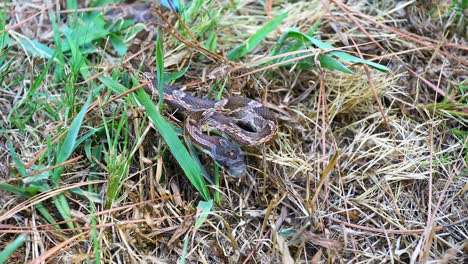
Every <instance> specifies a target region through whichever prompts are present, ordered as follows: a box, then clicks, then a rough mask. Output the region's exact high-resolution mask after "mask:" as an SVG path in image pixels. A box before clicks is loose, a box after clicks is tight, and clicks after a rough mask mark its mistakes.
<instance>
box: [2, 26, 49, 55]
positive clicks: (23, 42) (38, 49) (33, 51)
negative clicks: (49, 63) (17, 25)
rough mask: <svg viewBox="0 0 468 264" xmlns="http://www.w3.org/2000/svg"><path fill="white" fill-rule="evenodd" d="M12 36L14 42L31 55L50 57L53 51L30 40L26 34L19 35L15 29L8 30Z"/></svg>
mask: <svg viewBox="0 0 468 264" xmlns="http://www.w3.org/2000/svg"><path fill="white" fill-rule="evenodd" d="M9 33H10V34H11V35H12V37H13V38H14V39H15V40H16V43H17V44H18V45H19V46H21V48H22V49H23V50H24V51H25V52H26V53H28V54H30V55H31V56H35V57H40V58H46V59H50V58H52V56H53V54H54V51H53V50H52V49H51V48H49V47H47V46H46V45H44V44H42V43H40V42H38V41H36V40H30V39H28V38H27V37H26V36H23V35H21V34H20V33H17V32H15V31H9Z"/></svg>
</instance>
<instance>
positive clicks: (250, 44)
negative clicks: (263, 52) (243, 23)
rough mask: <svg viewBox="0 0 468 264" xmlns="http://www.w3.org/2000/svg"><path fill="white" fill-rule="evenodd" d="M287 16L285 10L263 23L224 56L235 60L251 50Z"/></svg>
mask: <svg viewBox="0 0 468 264" xmlns="http://www.w3.org/2000/svg"><path fill="white" fill-rule="evenodd" d="M287 16H288V13H287V12H285V13H283V14H281V15H279V16H277V17H275V18H274V19H273V20H271V21H270V22H268V23H267V24H265V25H264V26H263V27H262V28H260V29H259V30H258V31H257V32H256V33H255V34H253V35H252V36H251V37H250V38H249V39H248V40H247V41H246V42H245V43H244V44H241V45H239V46H237V47H235V48H234V49H232V50H231V51H229V52H228V53H227V54H226V57H227V58H228V59H230V60H232V61H237V60H239V58H241V57H243V56H244V55H245V54H247V53H248V52H250V51H251V50H253V49H254V48H255V47H257V45H258V44H260V42H262V40H264V39H265V37H266V36H267V35H268V34H269V33H270V32H272V31H273V30H275V29H276V28H277V27H278V26H279V25H280V24H281V22H282V21H283V20H284V19H285V18H286V17H287Z"/></svg>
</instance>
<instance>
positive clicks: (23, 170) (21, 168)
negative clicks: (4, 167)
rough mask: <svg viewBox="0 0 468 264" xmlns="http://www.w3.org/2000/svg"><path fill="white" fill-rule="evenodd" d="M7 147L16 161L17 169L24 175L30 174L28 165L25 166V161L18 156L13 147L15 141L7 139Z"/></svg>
mask: <svg viewBox="0 0 468 264" xmlns="http://www.w3.org/2000/svg"><path fill="white" fill-rule="evenodd" d="M7 147H8V150H9V151H10V155H11V158H12V159H13V162H14V163H15V165H16V169H17V170H18V172H19V174H20V175H21V176H22V177H24V176H26V175H28V172H27V171H26V167H25V166H24V164H23V162H22V161H21V160H20V159H19V158H18V155H17V154H16V151H15V148H14V147H13V143H11V141H7Z"/></svg>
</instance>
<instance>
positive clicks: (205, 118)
mask: <svg viewBox="0 0 468 264" xmlns="http://www.w3.org/2000/svg"><path fill="white" fill-rule="evenodd" d="M106 17H108V18H110V19H111V20H113V21H119V20H121V19H134V20H135V21H137V22H142V23H148V22H152V21H154V14H153V13H152V12H151V11H150V6H149V5H144V6H134V7H132V8H125V9H115V10H111V11H109V12H107V13H106ZM146 31H147V32H142V34H141V36H140V38H141V37H145V36H146V37H147V38H148V36H150V37H151V38H152V37H154V34H153V33H154V29H153V28H152V27H149V28H147V30H146ZM148 31H149V32H148ZM151 31H153V32H151ZM137 38H138V35H137ZM139 41H140V42H139V43H138V42H136V43H133V44H132V45H131V46H130V47H129V51H130V52H133V50H139V48H140V46H141V43H142V42H144V40H143V41H142V40H139ZM131 64H132V67H131V70H132V71H136V72H139V73H140V77H141V78H142V79H143V81H147V82H148V84H147V85H146V86H145V87H144V90H145V91H146V92H147V93H148V94H150V95H152V96H159V92H158V88H157V87H158V82H157V80H156V78H155V75H154V74H153V73H152V72H151V71H150V70H149V67H148V66H147V65H146V64H144V63H143V64H142V63H140V62H139V61H137V60H132V61H131ZM141 66H143V70H142V71H139V70H138V69H140V68H141ZM163 99H164V102H165V103H167V104H168V105H170V106H171V107H173V108H175V109H177V110H178V111H181V112H184V113H186V114H187V118H186V120H185V131H186V134H187V135H188V136H189V137H190V139H191V140H192V141H193V142H194V143H195V145H197V146H199V147H200V148H201V149H202V150H203V151H204V152H205V153H206V154H208V155H209V156H211V157H212V158H213V160H214V161H215V162H216V163H218V164H219V165H220V166H221V167H222V168H223V169H224V170H225V171H226V172H227V173H228V175H230V176H232V177H240V176H242V175H243V174H244V173H245V170H246V165H245V162H244V153H243V151H242V149H241V148H240V146H239V145H243V146H256V145H260V144H263V143H267V142H269V141H271V140H272V139H273V138H274V136H275V135H276V132H277V124H276V122H275V117H274V115H273V114H272V113H271V112H270V111H269V110H268V108H266V107H265V106H263V105H262V104H261V103H260V102H258V101H255V100H252V99H249V98H246V97H242V96H232V97H228V98H225V99H222V100H220V101H215V100H208V99H204V98H199V97H195V96H192V95H190V94H189V93H186V92H184V91H182V90H181V87H180V86H170V85H164V94H163Z"/></svg>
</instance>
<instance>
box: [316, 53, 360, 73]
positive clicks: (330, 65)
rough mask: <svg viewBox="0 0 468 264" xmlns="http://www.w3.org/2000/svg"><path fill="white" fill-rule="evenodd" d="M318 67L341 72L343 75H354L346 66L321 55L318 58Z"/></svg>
mask: <svg viewBox="0 0 468 264" xmlns="http://www.w3.org/2000/svg"><path fill="white" fill-rule="evenodd" d="M320 66H322V67H323V68H327V69H330V70H337V71H342V72H344V73H350V74H354V72H353V71H352V70H350V69H348V68H347V67H346V66H344V65H343V63H341V62H339V61H337V60H335V59H334V58H332V57H331V56H328V55H322V56H321V57H320Z"/></svg>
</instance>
